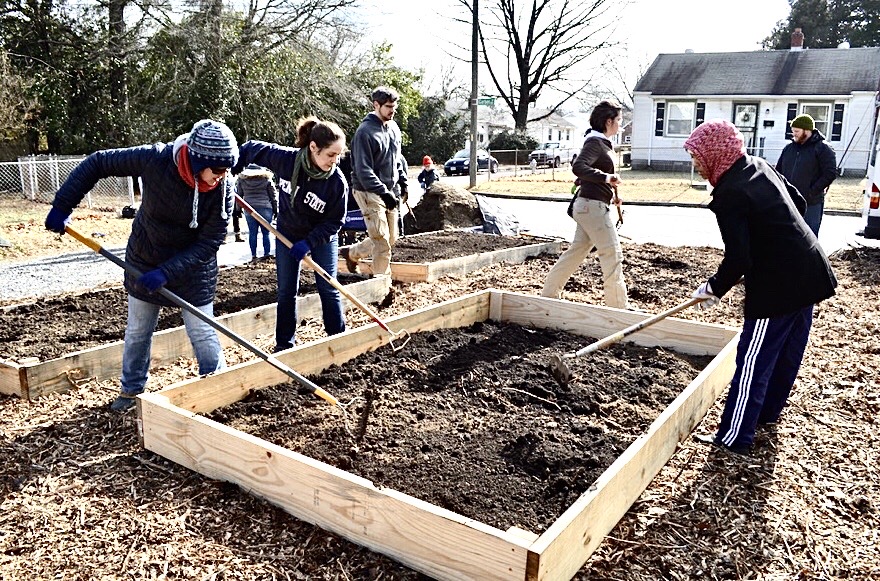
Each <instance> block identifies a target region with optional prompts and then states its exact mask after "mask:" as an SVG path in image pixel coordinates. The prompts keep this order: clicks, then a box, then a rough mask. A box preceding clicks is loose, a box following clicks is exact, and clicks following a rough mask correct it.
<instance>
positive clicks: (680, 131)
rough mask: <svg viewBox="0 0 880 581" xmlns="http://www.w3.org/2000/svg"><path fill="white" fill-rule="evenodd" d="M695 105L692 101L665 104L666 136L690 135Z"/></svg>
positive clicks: (692, 127)
mask: <svg viewBox="0 0 880 581" xmlns="http://www.w3.org/2000/svg"><path fill="white" fill-rule="evenodd" d="M696 105H697V104H696V103H695V102H693V101H669V102H668V103H666V135H670V136H672V135H685V136H686V135H690V134H691V131H693V130H694V115H695V114H696V110H697V107H696Z"/></svg>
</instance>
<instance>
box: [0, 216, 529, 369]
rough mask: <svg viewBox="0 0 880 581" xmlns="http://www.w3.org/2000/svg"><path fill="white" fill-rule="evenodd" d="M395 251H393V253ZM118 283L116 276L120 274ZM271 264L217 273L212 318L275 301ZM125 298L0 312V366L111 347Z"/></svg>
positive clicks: (444, 239)
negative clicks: (20, 360) (4, 361)
mask: <svg viewBox="0 0 880 581" xmlns="http://www.w3.org/2000/svg"><path fill="white" fill-rule="evenodd" d="M532 243H533V241H532V240H531V239H527V238H516V237H504V236H489V235H485V234H472V233H463V232H439V233H437V234H428V235H424V236H417V237H404V238H402V239H401V240H400V242H399V244H398V245H397V246H395V250H394V260H402V261H406V262H431V261H432V260H438V259H440V258H449V257H456V256H468V255H471V254H476V253H478V252H486V251H490V250H499V249H502V248H510V247H514V246H522V245H526V244H532ZM398 249H399V251H398ZM120 279H121V274H120ZM337 280H339V281H340V282H341V283H342V284H351V283H354V282H358V281H362V280H364V277H362V276H360V275H351V274H348V273H347V272H339V273H338V274H337ZM277 288H278V283H277V279H276V276H275V263H274V261H260V262H256V263H248V264H244V265H241V266H237V267H233V268H229V269H224V270H221V271H220V275H219V277H218V280H217V295H216V299H215V301H214V315H215V316H220V315H225V314H228V313H237V312H239V311H243V310H246V309H250V308H253V307H259V306H262V305H269V304H272V303H274V302H275V301H276V291H277ZM299 290H300V295H306V294H310V293H314V292H316V289H315V275H314V273H313V272H311V271H309V270H308V269H303V273H302V278H301V282H300V289H299ZM127 309H128V307H127V295H126V293H125V290H124V289H123V288H122V287H121V286H119V287H114V288H111V289H102V290H97V291H89V292H84V293H75V294H66V295H57V296H52V297H46V298H41V299H38V300H36V301H34V302H32V303H28V304H23V305H16V306H10V307H5V308H3V309H0V360H2V359H9V360H12V361H15V360H18V359H21V358H25V357H37V358H38V359H39V360H40V361H46V360H49V359H54V358H56V357H61V356H63V355H65V354H67V353H75V352H77V351H81V350H83V349H89V348H91V347H96V346H99V345H104V344H106V343H112V342H114V341H121V340H122V338H123V337H124V335H125V323H126V317H127ZM181 325H183V318H182V317H181V315H180V309H179V308H176V307H174V308H164V309H162V310H161V311H160V315H159V325H158V327H157V330H159V331H161V330H164V329H171V328H173V327H179V326H181Z"/></svg>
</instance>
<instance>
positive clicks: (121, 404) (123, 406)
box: [110, 393, 137, 413]
mask: <svg viewBox="0 0 880 581" xmlns="http://www.w3.org/2000/svg"><path fill="white" fill-rule="evenodd" d="M136 397H137V396H134V395H126V394H124V393H121V394H119V397H117V398H116V399H114V400H113V402H112V403H111V404H110V409H111V410H113V411H114V412H120V413H121V412H127V411H128V410H130V409H131V408H133V407H134V403H135V401H134V400H135V398H136Z"/></svg>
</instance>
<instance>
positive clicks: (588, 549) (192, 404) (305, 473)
mask: <svg viewBox="0 0 880 581" xmlns="http://www.w3.org/2000/svg"><path fill="white" fill-rule="evenodd" d="M646 317H647V315H644V314H639V313H634V312H628V311H621V310H617V309H609V308H605V307H597V306H591V305H585V304H576V303H570V302H567V301H560V300H555V299H545V298H541V297H534V296H526V295H522V294H517V293H510V292H504V291H496V290H487V291H482V292H478V293H475V294H472V295H468V296H466V297H462V298H460V299H455V300H451V301H448V302H445V303H441V304H439V305H437V306H434V307H429V308H425V309H421V310H418V311H414V312H412V313H409V314H406V315H401V316H398V317H394V318H391V319H389V320H388V321H387V322H388V324H389V326H390V327H391V328H392V329H394V330H400V329H407V330H409V331H410V332H411V333H417V332H422V331H425V332H430V331H436V330H438V329H444V328H446V329H454V328H459V327H467V326H469V325H475V324H479V323H480V322H484V321H487V320H491V321H499V322H507V323H513V324H517V325H523V326H526V327H530V328H540V329H558V330H564V331H566V332H569V333H574V334H576V335H584V336H588V337H605V336H607V335H610V334H612V333H614V332H617V331H619V330H620V329H622V328H624V327H626V326H628V325H631V324H633V323H636V322H638V321H640V320H643V319H644V318H646ZM737 336H738V333H737V330H735V329H731V328H728V327H723V326H719V325H710V324H703V323H695V322H689V321H684V320H680V319H666V320H664V321H661V322H660V323H657V324H655V325H653V326H651V327H648V328H646V329H644V330H642V331H641V332H639V333H636V334H634V335H632V336H631V337H630V339H631V340H632V343H634V344H637V345H643V346H646V347H660V348H663V349H667V350H674V351H676V352H681V353H687V354H690V355H703V356H711V357H712V358H711V359H710V360H709V363H708V365H706V366H705V367H704V368H703V369H702V370H701V371H699V372H698V374H697V376H696V377H695V378H694V379H693V380H692V381H691V382H690V383H689V384H688V385H683V386H682V390H681V392H680V394H679V395H678V396H677V397H675V399H674V400H673V401H672V402H671V403H670V404H668V405H667V406H666V407H665V409H663V411H662V412H661V413H659V415H658V416H657V417H656V419H653V421H651V422H650V425H648V427H647V429H646V430H645V431H644V432H643V433H641V434H637V435H636V436H635V437H634V441H632V443H631V444H629V445H628V447H626V448H625V449H624V452H623V453H622V454H621V455H620V456H619V457H617V459H616V460H615V461H614V462H613V463H612V464H611V466H610V467H608V468H607V469H605V470H604V472H602V473H601V475H600V476H599V477H598V478H597V479H596V480H595V481H594V482H593V483H592V485H590V486H589V488H588V489H587V490H586V492H583V493H582V494H580V496H578V497H576V500H575V502H573V503H572V504H571V505H570V506H568V507H567V508H566V509H564V512H563V513H562V514H561V516H559V517H558V518H556V519H555V521H553V522H552V524H551V525H550V526H549V527H547V528H546V530H543V531H527V530H523V529H522V528H520V527H517V526H510V527H509V528H507V529H506V530H502V529H501V528H497V527H494V526H490V525H488V524H485V523H483V522H481V521H480V520H479V519H477V518H469V517H465V516H463V515H461V514H458V513H456V512H453V511H451V510H448V509H445V508H442V507H440V506H437V505H435V504H432V503H429V502H426V501H424V500H420V499H418V498H414V497H413V496H410V495H407V494H404V493H402V492H398V491H396V490H394V489H391V488H388V487H385V486H376V485H374V484H373V483H372V482H371V481H370V480H368V479H366V478H362V477H359V476H356V475H354V474H352V473H349V472H346V471H345V470H342V469H340V468H337V467H334V466H331V465H329V464H326V463H324V462H320V461H318V460H315V459H313V458H310V457H308V456H306V455H304V454H301V453H297V452H294V451H291V450H288V449H286V448H284V447H281V446H279V445H275V444H272V443H270V442H268V441H266V440H264V439H261V438H258V437H256V436H253V435H250V434H247V433H245V432H242V431H240V430H237V429H234V428H231V427H229V426H226V425H224V424H221V423H219V422H216V421H213V420H211V419H208V418H207V417H205V416H204V415H203V414H209V413H211V412H213V411H214V410H218V409H220V408H223V407H225V406H229V405H231V404H234V403H235V402H238V401H240V400H242V399H244V398H246V397H248V396H250V395H252V394H253V393H254V392H255V390H260V389H262V388H265V387H269V386H273V385H276V384H279V383H281V382H284V381H285V380H286V379H287V378H286V376H285V375H284V374H282V373H281V372H280V371H278V370H277V369H275V368H274V367H272V366H271V365H269V364H268V363H266V362H264V361H260V360H258V361H252V362H247V363H244V364H241V365H238V366H235V367H231V368H229V369H227V370H224V371H221V372H219V373H216V374H213V375H210V376H207V377H204V378H198V379H193V380H189V381H186V382H182V383H179V384H176V385H174V386H170V387H168V388H166V389H163V390H161V391H159V392H153V393H147V394H143V395H141V396H139V398H138V414H139V420H140V421H139V428H140V430H141V432H140V437H141V441H142V444H143V446H144V447H145V448H146V449H148V450H151V451H153V452H155V453H157V454H159V455H161V456H164V457H166V458H168V459H170V460H172V461H174V462H176V463H178V464H181V465H183V466H185V467H188V468H190V469H192V470H194V471H196V472H199V473H201V474H203V475H205V476H207V477H210V478H216V479H219V480H224V481H229V482H233V483H236V484H238V485H239V486H241V487H242V488H243V489H244V490H247V491H249V492H251V493H253V494H255V495H257V496H260V497H262V498H265V499H267V500H268V501H270V502H272V503H274V504H276V505H278V506H280V507H282V508H283V509H285V510H287V511H288V512H290V513H291V514H293V515H294V516H296V517H297V518H299V519H302V520H304V521H306V522H310V523H314V524H316V525H318V526H320V527H322V528H324V529H326V530H328V531H332V532H333V533H336V534H338V535H340V536H342V537H344V538H346V539H348V540H350V541H352V542H354V543H357V544H359V545H363V546H365V547H368V548H369V549H371V550H374V551H377V552H379V553H383V554H386V555H389V556H390V557H391V558H393V559H395V560H397V561H400V562H401V563H404V564H405V565H407V566H409V567H411V568H413V569H415V570H418V571H421V572H423V573H425V574H427V575H430V576H432V577H434V578H438V579H474V580H486V579H499V580H500V579H505V580H510V579H522V580H542V581H544V580H558V579H569V578H570V577H571V576H573V575H574V574H575V573H576V572H577V571H578V569H580V568H581V567H582V566H583V564H584V563H585V562H586V560H587V559H588V558H589V556H590V555H591V553H592V552H593V551H594V550H595V549H596V547H597V546H598V545H599V543H600V542H601V541H602V539H603V537H604V536H605V535H606V534H608V532H609V531H610V530H611V529H612V528H613V527H614V526H615V524H616V523H617V522H618V520H619V519H620V518H621V517H622V516H623V514H624V513H625V512H626V511H627V510H628V508H629V507H630V506H631V505H632V503H633V502H634V501H635V500H636V499H637V498H638V497H639V495H640V494H641V493H642V492H643V491H644V489H645V488H646V487H647V485H648V483H649V482H650V481H651V479H652V478H653V477H654V476H655V475H656V474H657V472H658V471H659V470H660V469H661V467H662V466H663V465H664V464H665V463H666V462H667V461H668V459H669V458H670V457H671V456H672V454H673V453H674V452H675V450H676V447H677V445H678V443H679V442H680V441H681V440H683V439H684V438H685V437H686V436H687V435H688V434H689V433H690V432H691V431H692V430H693V428H694V426H696V424H697V423H699V422H700V420H701V419H702V418H703V417H704V415H705V414H706V412H707V411H708V409H709V408H710V407H711V405H712V404H713V403H714V401H715V400H716V399H717V397H718V396H719V394H720V393H721V392H722V390H723V389H724V388H725V387H726V385H727V384H728V382H729V381H730V378H731V377H732V375H733V370H734V365H735V353H736V340H737ZM387 343H388V334H387V333H386V332H384V331H382V330H381V329H380V328H379V327H378V326H377V325H375V324H374V325H369V326H366V327H361V328H358V329H353V330H351V331H348V332H346V333H343V334H341V335H336V336H334V337H328V338H326V339H322V340H319V341H316V342H314V343H310V344H307V345H303V346H300V347H296V348H294V349H292V350H290V351H286V352H284V353H281V354H279V359H280V360H281V361H283V362H284V363H285V364H287V365H289V366H291V367H292V368H294V369H296V370H297V371H298V372H300V373H302V374H318V373H320V372H321V371H322V370H324V369H327V368H328V367H330V366H332V365H334V364H336V365H341V364H343V363H345V362H346V361H349V360H351V359H354V358H355V357H358V356H360V355H362V354H365V353H367V352H369V351H373V350H376V349H379V348H381V347H382V346H384V345H385V344H387ZM329 389H330V390H331V391H332V387H329ZM309 397H311V396H309ZM343 399H344V398H343ZM321 403H323V402H321ZM374 413H375V412H374ZM500 501H501V502H503V501H504V499H500Z"/></svg>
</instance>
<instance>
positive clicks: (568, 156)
mask: <svg viewBox="0 0 880 581" xmlns="http://www.w3.org/2000/svg"><path fill="white" fill-rule="evenodd" d="M578 153H579V152H578V150H576V149H574V148H572V147H565V146H564V145H562V144H561V143H559V142H558V141H548V142H547V143H542V144H541V145H540V146H538V149H536V150H534V151H533V152H531V153H530V154H529V161H531V160H535V164H536V165H546V166H547V167H559V166H560V165H562V164H563V163H569V162H571V163H574V160H575V158H576V157H577V154H578Z"/></svg>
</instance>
